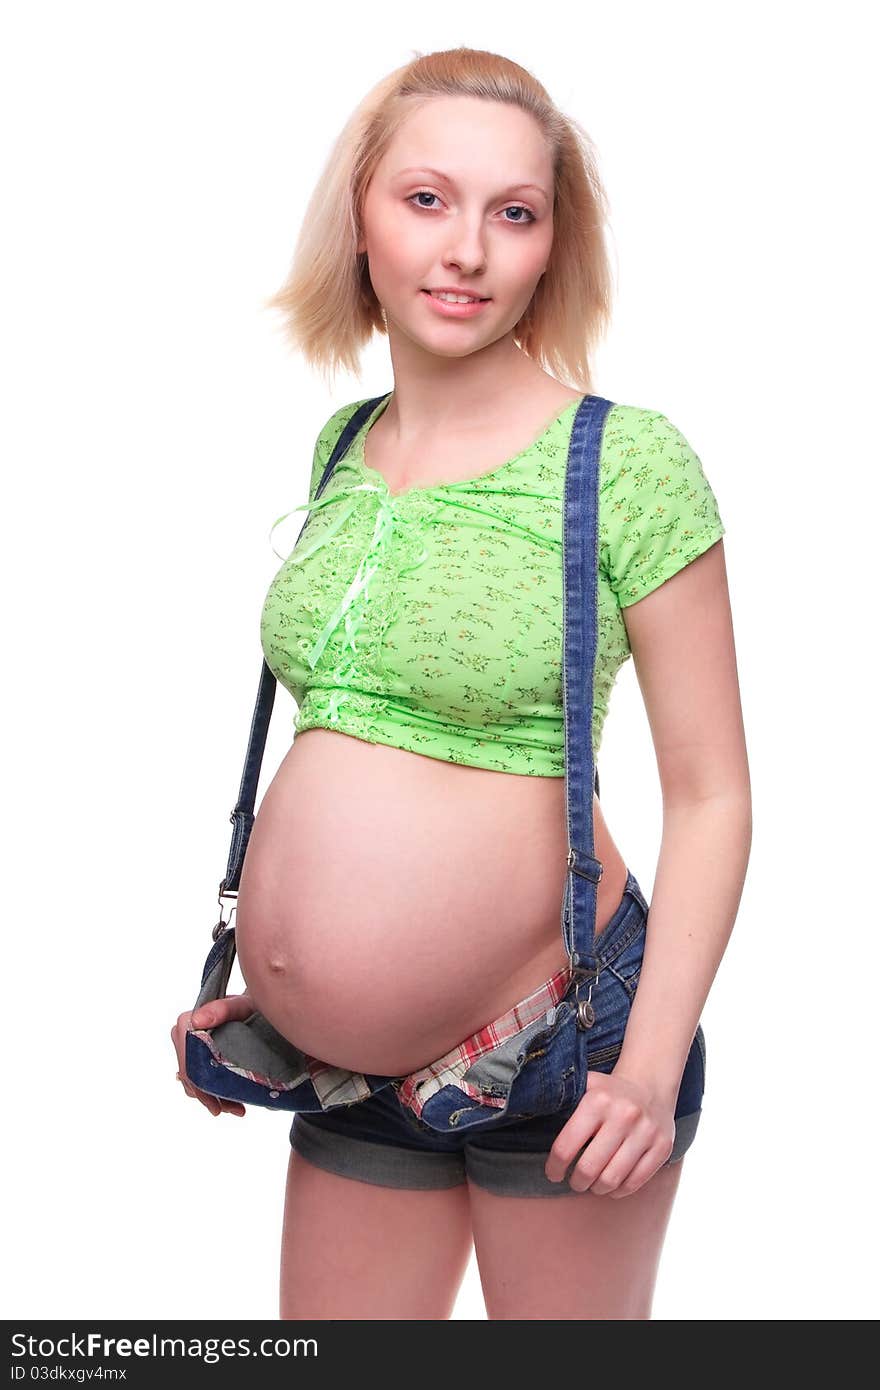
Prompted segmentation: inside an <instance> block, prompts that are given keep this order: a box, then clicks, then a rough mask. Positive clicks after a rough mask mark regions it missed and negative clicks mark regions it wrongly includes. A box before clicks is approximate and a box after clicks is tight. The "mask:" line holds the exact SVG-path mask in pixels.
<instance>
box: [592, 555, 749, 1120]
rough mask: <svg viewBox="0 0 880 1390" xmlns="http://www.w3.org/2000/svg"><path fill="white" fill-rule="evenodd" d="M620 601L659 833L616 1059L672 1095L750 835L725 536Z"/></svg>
mask: <svg viewBox="0 0 880 1390" xmlns="http://www.w3.org/2000/svg"><path fill="white" fill-rule="evenodd" d="M622 612H623V615H624V621H625V623H626V628H627V633H628V636H629V642H630V647H631V649H632V654H633V662H634V665H635V670H636V675H637V677H638V681H639V686H640V688H641V691H642V695H643V698H644V702H645V709H646V711H647V716H648V722H649V725H650V729H651V735H652V738H653V741H654V749H655V753H656V757H657V766H658V770H659V774H660V783H661V788H662V794H663V837H662V842H661V847H660V857H659V860H658V864H657V872H656V875H655V879H654V890H653V893H652V896H651V904H650V913H649V929H648V931H647V933H646V937H645V950H644V957H643V961H642V968H641V972H640V975H639V985H638V989H637V990H636V993H635V998H634V1000H633V1004H632V1009H631V1011H630V1016H629V1021H628V1023H627V1028H626V1033H625V1036H624V1040H623V1047H622V1050H621V1053H620V1056H619V1058H618V1061H617V1064H616V1066H615V1068H614V1071H615V1073H618V1074H620V1075H623V1076H627V1077H630V1078H632V1079H633V1080H637V1081H638V1082H639V1083H641V1084H643V1085H645V1086H646V1087H647V1088H648V1089H649V1090H650V1091H651V1092H653V1094H654V1095H656V1096H657V1097H658V1098H660V1099H661V1100H665V1101H667V1102H670V1103H674V1101H675V1099H676V1097H677V1095H678V1090H679V1086H680V1084H681V1079H682V1075H683V1073H684V1067H685V1063H686V1061H687V1056H688V1051H689V1049H690V1046H691V1043H692V1041H693V1037H694V1033H695V1032H696V1028H697V1024H698V1023H699V1021H700V1014H701V1012H702V1009H703V1006H704V1004H705V1002H706V998H707V996H708V993H709V989H710V987H711V985H712V981H713V979H714V977H715V973H716V971H717V969H718V966H719V964H720V961H721V957H722V956H723V954H724V951H725V948H726V946H727V942H728V939H729V937H730V934H731V932H732V930H733V924H734V922H735V920H736V914H737V911H738V908H739V902H740V897H741V895H742V889H743V883H744V881H745V875H746V868H747V865H748V859H749V853H750V849H751V840H752V805H751V784H750V779H749V767H748V759H747V755H746V741H745V731H744V727H743V717H742V705H741V702H740V692H739V681H738V678H737V669H736V652H735V646H734V635H733V621H732V616H731V610H730V596H729V592H728V586H727V569H726V565H725V559H724V542H723V541H720V540H719V541H718V542H717V543H716V544H715V545H713V546H711V547H710V548H709V549H708V550H707V551H705V552H704V553H703V554H702V555H700V556H699V557H698V558H697V559H696V560H693V561H691V563H690V564H688V565H686V566H685V567H684V568H683V569H681V570H679V571H678V573H677V574H675V575H673V576H672V578H671V579H668V580H667V581H666V582H665V583H663V584H661V585H659V587H658V588H656V589H654V590H653V591H652V592H651V593H650V594H648V595H647V596H646V597H645V598H643V599H640V600H639V601H638V602H637V603H634V604H630V605H629V606H628V607H625V608H624V609H623V610H622ZM670 1001H673V1006H672V1007H670Z"/></svg>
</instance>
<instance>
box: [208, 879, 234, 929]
mask: <svg viewBox="0 0 880 1390" xmlns="http://www.w3.org/2000/svg"><path fill="white" fill-rule="evenodd" d="M225 883H226V880H225V879H224V880H223V882H222V883H221V884H220V891H219V893H218V894H217V902H218V903H219V904H220V920H219V922H218V923H217V925H216V927H214V928H213V930H212V932H211V936H212V938H213V939H214V941H217V940H218V939H219V937H221V936H222V935H223V933H224V932H225V931H226V928H227V927H228V926H229V925H230V924H231V922H232V919H233V917H234V916H235V909H236V906H237V903H238V893H230V892H229V891H228V889H226V888H225ZM224 899H226V900H227V901H228V902H231V903H232V907H231V908H230V910H229V916H228V917H227V918H226V921H225V922H224V920H223V901H224Z"/></svg>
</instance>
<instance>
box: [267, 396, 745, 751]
mask: <svg viewBox="0 0 880 1390" xmlns="http://www.w3.org/2000/svg"><path fill="white" fill-rule="evenodd" d="M388 399H390V397H386V398H383V400H382V402H381V403H380V404H379V405H378V406H377V407H376V409H375V411H374V412H373V413H372V415H371V416H370V417H369V419H368V420H367V421H366V422H365V423H364V424H363V425H362V427H361V429H360V431H359V433H358V434H357V436H356V437H355V439H354V441H353V442H352V444H351V446H350V448H349V450H348V453H347V455H346V456H345V457H344V458H343V459H341V460H340V461H339V462H338V463H337V464H336V466H335V468H334V470H333V473H332V475H331V478H330V481H329V482H328V484H327V486H326V487H325V489H324V491H323V492H322V494H321V496H320V497H319V498H318V499H317V500H316V499H315V489H316V488H317V485H318V483H319V481H320V479H321V475H322V474H323V471H324V467H325V465H326V463H327V460H328V458H329V457H330V454H331V452H332V449H333V446H334V444H335V442H336V440H337V439H338V438H339V435H340V433H341V431H342V429H343V427H344V426H345V424H346V423H347V421H348V420H349V419H350V418H351V416H352V415H353V414H354V412H355V410H356V409H357V408H358V406H359V405H361V404H362V403H363V402H362V401H354V402H353V403H352V404H350V405H346V406H344V407H343V408H342V409H341V410H338V411H336V413H335V414H334V415H333V416H332V417H331V418H330V419H329V420H328V421H327V423H326V424H325V425H324V427H323V429H322V430H321V432H320V434H319V436H318V439H317V442H316V444H315V452H314V458H313V462H312V474H311V483H310V488H309V501H308V502H306V503H303V504H302V505H301V506H300V507H296V508H294V509H293V510H294V511H308V512H309V513H310V515H309V519H308V524H307V526H306V528H305V531H304V532H303V533H302V536H301V538H300V539H299V540H298V542H297V544H296V545H295V546H294V549H293V550H292V552H291V553H290V555H289V556H288V557H287V559H286V560H285V561H284V564H283V565H282V566H281V568H280V570H279V571H278V573H277V574H276V575H275V577H274V579H273V580H272V583H271V585H270V587H269V591H268V594H267V595H266V600H265V604H264V606H263V611H262V617H261V625H260V626H261V640H262V646H263V652H264V655H265V658H266V661H267V663H268V665H269V667H270V668H271V670H272V671H273V673H274V675H275V676H276V677H277V679H278V681H279V682H280V683H281V684H282V685H283V686H285V687H286V689H287V690H289V691H290V692H291V694H292V695H293V697H294V699H295V701H296V703H297V706H298V710H297V713H296V717H295V721H294V731H295V733H296V732H299V731H301V730H305V729H311V728H315V727H320V728H327V729H336V730H338V731H340V732H341V733H346V734H350V735H353V736H354V737H355V738H361V739H366V740H368V741H369V742H371V743H385V744H391V745H393V746H394V747H396V748H402V749H406V750H408V751H410V752H414V753H422V754H425V755H426V756H428V757H431V758H441V759H443V760H445V761H447V762H455V763H467V764H470V765H472V766H474V767H482V768H488V769H491V770H494V771H500V772H514V773H524V774H532V775H537V776H544V777H561V776H564V775H565V734H564V722H563V709H562V497H563V488H564V483H565V468H566V461H567V456H568V444H569V437H570V434H571V430H572V426H573V424H574V417H575V413H576V411H577V407H578V404H579V402H578V401H577V400H574V401H570V402H569V404H568V405H567V406H566V407H565V409H564V410H563V411H561V413H560V414H559V415H558V416H557V417H556V419H555V420H554V421H553V422H552V423H551V424H550V425H549V426H548V428H547V429H546V430H545V431H544V433H543V434H542V435H541V436H540V438H539V439H537V440H536V441H535V442H534V443H533V444H531V445H530V446H529V447H528V448H527V449H524V450H523V451H522V453H520V454H517V455H516V456H515V457H514V458H511V459H508V460H507V462H506V463H503V464H501V465H500V466H499V467H498V468H494V469H492V471H491V472H488V473H483V474H481V475H480V476H478V477H476V478H470V479H467V480H466V481H464V482H453V483H439V484H435V485H434V486H432V487H410V488H407V489H406V490H405V491H403V492H400V493H394V494H392V493H391V492H389V490H388V487H387V485H386V483H385V481H384V479H383V477H382V475H381V474H380V473H379V472H377V471H376V470H375V469H373V468H370V467H369V466H368V465H367V464H365V462H364V438H365V435H366V433H367V431H368V429H369V428H370V426H371V425H372V424H373V422H374V421H375V420H376V419H378V416H379V415H380V414H381V412H382V410H384V409H385V407H386V405H387V403H388ZM289 515H290V513H289V512H288V513H285V517H286V516H289ZM285 517H279V519H278V521H277V522H276V523H275V526H277V525H278V524H279V522H281V521H283V520H284V519H285ZM272 529H273V531H274V529H275V528H274V526H273V528H272ZM723 535H724V526H723V524H722V522H721V518H720V516H719V512H718V506H717V503H716V500H715V496H714V494H713V492H712V489H711V487H710V485H709V483H708V481H707V480H706V477H705V475H704V473H703V469H702V465H701V463H700V460H699V459H698V457H697V455H696V454H695V453H694V451H693V450H692V449H691V447H690V445H689V444H688V442H687V440H686V439H685V438H684V436H683V435H682V434H681V433H680V431H679V430H678V429H677V428H676V427H675V425H673V424H671V422H670V421H669V420H668V419H667V418H666V416H665V415H661V414H659V412H657V411H655V410H647V409H643V408H641V407H639V406H632V405H619V404H615V405H614V406H613V407H612V408H611V410H610V411H609V413H608V416H607V419H606V422H605V429H604V435H603V440H602V450H601V457H600V494H599V576H598V581H599V582H598V623H599V629H598V651H597V657H596V668H595V673H594V703H593V750H594V756H595V754H596V753H597V752H598V749H599V744H600V740H601V736H602V726H603V723H604V720H605V716H606V714H607V711H608V700H609V696H610V694H611V689H612V686H613V684H614V681H615V679H616V677H617V673H618V671H619V670H620V667H621V666H622V665H623V663H624V662H625V661H626V659H627V657H628V656H629V655H630V646H629V642H628V640H627V633H626V626H625V624H624V621H623V617H622V614H621V609H622V608H624V607H626V606H627V605H628V604H631V603H635V602H636V601H637V600H638V599H640V598H644V596H645V595H646V594H649V593H650V592H651V590H652V589H655V588H656V587H657V586H658V585H659V584H662V583H663V582H664V580H666V579H669V578H670V576H671V575H673V574H675V573H676V572H677V571H678V570H680V569H681V568H682V567H683V566H684V565H687V564H688V563H689V562H690V561H691V560H693V559H695V558H696V557H697V556H698V555H701V554H702V553H703V551H705V550H707V549H708V548H709V546H711V545H714V543H715V542H716V541H717V540H719V539H720V538H721V536H723ZM276 553H277V552H276Z"/></svg>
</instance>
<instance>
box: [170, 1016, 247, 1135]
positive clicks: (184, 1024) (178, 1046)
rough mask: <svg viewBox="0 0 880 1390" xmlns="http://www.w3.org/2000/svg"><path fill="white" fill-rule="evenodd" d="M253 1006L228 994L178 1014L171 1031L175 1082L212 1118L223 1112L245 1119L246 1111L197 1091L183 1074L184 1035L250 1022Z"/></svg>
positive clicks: (184, 1071)
mask: <svg viewBox="0 0 880 1390" xmlns="http://www.w3.org/2000/svg"><path fill="white" fill-rule="evenodd" d="M255 1007H256V1006H255V1004H254V1001H253V999H252V998H251V997H250V995H249V994H227V995H224V997H223V998H222V999H214V1000H212V1001H211V1003H210V1004H202V1006H201V1008H198V1009H187V1011H186V1013H183V1014H180V1015H179V1017H178V1019H177V1022H176V1023H175V1025H174V1027H173V1028H172V1029H171V1041H172V1042H173V1043H174V1049H175V1051H176V1053H177V1080H178V1081H180V1082H181V1084H182V1086H183V1089H184V1090H185V1091H186V1094H187V1095H188V1096H192V1098H193V1100H200V1101H201V1102H202V1105H204V1106H206V1107H207V1109H208V1110H210V1112H211V1114H212V1115H219V1114H220V1113H221V1111H223V1110H226V1111H228V1113H229V1114H230V1115H244V1113H245V1107H244V1105H243V1104H242V1102H241V1101H240V1100H224V1098H223V1097H222V1096H212V1095H209V1094H208V1092H207V1091H200V1090H199V1088H198V1086H196V1085H195V1084H194V1083H193V1082H192V1081H190V1079H189V1077H188V1076H187V1074H186V1035H187V1033H190V1032H192V1031H194V1030H195V1029H198V1028H216V1027H217V1025H218V1024H220V1023H228V1022H229V1020H230V1019H233V1018H236V1019H241V1020H244V1019H246V1018H250V1016H251V1014H252V1013H253V1012H254V1010H255Z"/></svg>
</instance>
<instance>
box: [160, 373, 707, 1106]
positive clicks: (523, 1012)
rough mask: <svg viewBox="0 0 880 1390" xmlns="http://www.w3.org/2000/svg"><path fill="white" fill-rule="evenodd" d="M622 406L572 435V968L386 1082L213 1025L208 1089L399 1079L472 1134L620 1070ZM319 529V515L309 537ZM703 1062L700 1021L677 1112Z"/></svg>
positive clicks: (341, 1086) (321, 1093)
mask: <svg viewBox="0 0 880 1390" xmlns="http://www.w3.org/2000/svg"><path fill="white" fill-rule="evenodd" d="M382 399H384V397H381V396H379V397H375V398H373V399H371V400H368V401H366V402H365V403H364V404H363V405H362V406H361V407H360V408H359V409H358V410H357V411H356V412H355V414H354V415H353V416H352V418H351V420H350V421H349V422H348V424H347V425H346V427H345V428H344V429H343V431H342V434H341V435H340V438H339V440H338V441H337V444H336V447H335V448H334V450H333V453H332V454H331V457H330V459H329V460H328V463H327V466H326V468H325V470H324V473H323V474H322V477H321V480H320V482H319V484H318V487H317V489H316V493H315V496H316V497H317V496H320V494H321V492H322V491H323V489H324V488H325V487H326V485H327V482H328V480H329V478H330V476H331V474H332V472H333V468H334V467H335V465H336V463H337V462H338V460H339V459H340V458H341V457H342V455H343V454H344V453H345V451H346V449H347V448H348V446H349V444H350V443H351V441H352V440H353V439H354V437H355V435H356V434H357V431H358V430H359V429H360V427H361V425H362V424H363V423H364V421H365V420H366V419H367V418H368V417H369V416H370V415H371V414H372V412H373V411H374V410H375V409H376V407H377V406H378V405H379V403H380V401H381V400H382ZM611 406H612V402H611V401H608V400H606V399H604V398H603V397H601V396H592V395H588V396H585V397H584V399H583V400H582V401H581V403H580V405H579V407H578V410H577V413H576V415H575V419H574V424H573V427H572V432H571V440H570V445H569V452H568V461H567V468H566V479H565V492H564V500H563V525H562V540H563V545H562V557H563V670H562V687H563V709H564V724H565V765H566V775H565V794H566V816H567V824H568V845H569V849H568V858H567V863H566V864H565V865H564V866H560V872H561V873H562V872H564V891H563V894H562V906H561V930H562V938H563V942H564V945H565V950H566V955H567V958H568V964H567V966H566V967H564V968H563V969H562V970H561V971H559V972H558V973H557V974H556V975H555V976H554V977H553V978H552V979H551V980H549V981H547V982H546V983H545V984H544V985H542V986H541V988H540V989H539V990H536V991H535V992H534V994H533V995H531V996H529V997H528V999H526V1000H523V1001H520V1003H519V1004H518V1005H517V1006H516V1007H515V1008H514V1009H513V1010H511V1011H510V1012H509V1013H508V1014H505V1015H504V1016H503V1018H502V1019H500V1020H496V1021H495V1023H494V1024H492V1025H487V1027H486V1028H485V1029H484V1030H482V1031H481V1032H480V1033H479V1034H476V1035H475V1036H474V1037H473V1038H471V1039H468V1040H467V1042H466V1043H464V1044H461V1045H460V1046H459V1047H458V1048H455V1049H453V1051H452V1052H451V1053H449V1054H447V1056H446V1057H444V1058H441V1059H439V1061H438V1062H435V1063H433V1064H431V1065H430V1066H428V1067H425V1068H422V1069H420V1070H419V1071H417V1072H415V1073H413V1074H412V1075H410V1076H408V1077H387V1076H377V1075H371V1074H363V1073H359V1072H352V1071H349V1070H346V1069H344V1068H339V1067H335V1066H331V1065H329V1064H327V1063H325V1062H322V1061H320V1060H319V1059H317V1058H313V1057H310V1056H308V1054H306V1053H303V1052H302V1051H301V1050H299V1049H298V1048H296V1047H294V1046H293V1045H292V1044H291V1043H289V1042H288V1041H287V1039H286V1038H283V1037H281V1035H280V1034H278V1033H277V1032H276V1031H275V1030H274V1029H273V1028H272V1027H271V1025H270V1024H269V1023H268V1022H267V1020H265V1019H264V1018H263V1017H262V1016H261V1015H260V1014H253V1015H252V1016H251V1017H250V1018H249V1019H247V1020H245V1021H244V1022H237V1021H232V1022H229V1023H226V1024H222V1025H220V1026H218V1027H216V1028H214V1029H213V1030H204V1029H203V1030H194V1031H190V1032H189V1033H187V1037H186V1065H187V1072H188V1074H189V1076H190V1078H191V1080H192V1081H193V1082H194V1083H195V1085H196V1086H198V1087H199V1088H200V1089H201V1090H203V1091H206V1092H207V1093H209V1094H213V1095H220V1096H223V1097H224V1098H226V1099H232V1100H239V1101H242V1102H244V1103H245V1104H257V1105H263V1106H268V1107H269V1108H275V1109H280V1110H289V1111H303V1112H309V1111H325V1112H327V1111H330V1110H332V1109H334V1108H335V1107H337V1106H347V1105H352V1104H356V1103H357V1102H359V1101H361V1100H365V1099H367V1098H368V1097H369V1096H371V1095H373V1094H374V1093H375V1092H377V1091H379V1090H382V1089H384V1088H385V1087H392V1088H393V1089H394V1091H395V1093H396V1095H397V1099H398V1100H399V1101H400V1103H401V1105H402V1106H403V1107H404V1108H405V1110H406V1111H408V1112H409V1113H410V1115H411V1117H412V1118H413V1120H414V1123H417V1124H419V1125H421V1126H423V1127H427V1128H428V1129H431V1130H434V1131H437V1132H439V1133H444V1132H447V1133H450V1132H453V1131H454V1132H456V1133H460V1132H461V1131H462V1130H465V1129H468V1128H472V1127H475V1126H481V1127H485V1126H487V1125H492V1124H498V1123H500V1122H503V1121H505V1120H506V1121H511V1120H513V1119H524V1118H528V1117H530V1116H537V1115H547V1114H555V1113H556V1112H558V1111H565V1110H566V1109H568V1110H570V1109H572V1108H573V1107H574V1106H575V1105H577V1104H578V1103H579V1099H580V1097H581V1096H582V1095H583V1094H584V1092H585V1089H586V1086H587V1059H588V1050H589V1053H590V1068H591V1069H592V1070H610V1068H611V1066H613V1063H614V1060H615V1059H616V1056H617V1054H618V1053H619V1051H620V1043H621V1039H622V1036H623V1031H624V1029H625V1026H626V1018H627V1015H628V1008H629V1004H630V1003H631V998H632V993H633V992H634V989H635V986H636V983H637V979H638V972H639V969H640V965H641V958H642V950H643V944H644V934H645V922H646V917H647V912H648V904H647V902H646V901H645V899H644V896H643V894H642V892H641V889H640V888H639V885H638V883H637V882H636V880H635V878H634V876H633V875H632V874H631V873H629V874H628V878H627V885H626V893H625V897H626V895H627V894H628V895H629V898H630V899H635V900H636V901H637V903H638V904H639V906H640V909H641V910H640V911H636V912H634V913H627V912H626V911H624V912H623V914H622V917H621V920H620V925H619V928H617V929H612V928H611V926H610V925H609V927H608V928H606V930H605V931H603V932H602V933H601V934H600V938H599V942H598V951H596V950H594V947H595V946H596V944H597V943H596V942H595V927H596V904H597V885H598V883H599V880H600V878H601V876H602V865H601V864H600V863H599V862H598V860H597V859H596V858H595V855H594V852H593V851H594V836H593V787H594V783H595V782H597V780H598V779H596V776H595V769H594V764H593V747H592V711H593V672H594V667H595V658H596V646H597V579H598V530H599V528H598V501H599V487H598V484H599V458H600V449H601V442H602V431H603V428H604V425H605V420H606V417H607V414H608V411H609V410H610V409H611ZM307 525H308V517H307V518H306V521H305V523H304V525H303V527H302V529H301V531H300V535H302V532H303V531H304V530H305V527H306V526H307ZM267 669H268V668H264V677H265V674H266V670H267ZM269 674H270V676H271V673H269ZM261 694H262V688H261ZM270 710H271V705H270ZM249 754H250V750H249ZM249 761H250V762H251V763H252V762H253V760H252V759H249ZM256 771H257V772H258V765H257V769H256ZM249 774H250V776H251V779H252V782H253V783H254V784H255V782H256V772H255V770H254V767H253V766H250V767H249V766H248V763H246V772H245V778H246V779H247V778H248V775H249ZM243 785H244V784H243ZM251 804H252V803H251ZM237 848H238V851H239V855H238V861H239V867H240V859H241V858H243V847H242V845H240V844H239V845H238V846H237ZM233 849H234V850H235V849H236V844H235V839H234V840H233ZM232 858H233V856H232V855H231V856H230V862H232ZM237 882H238V877H237V874H236V876H235V883H236V885H237ZM561 886H562V884H561ZM219 925H220V924H218V926H219ZM234 954H235V931H234V928H232V927H229V928H227V929H226V930H224V931H223V932H222V934H221V935H220V936H219V938H218V939H217V941H216V943H215V945H214V947H213V948H212V950H211V952H210V953H209V955H208V959H207V961H206V963H205V969H204V973H203V976H202V986H201V990H200V992H199V996H198V998H197V1000H196V1004H195V1006H194V1008H197V1007H199V1006H201V1005H202V1004H205V1003H208V1002H210V1001H211V1000H213V999H217V998H219V997H221V996H222V995H223V994H224V993H225V990H226V985H227V983H228V979H229V974H230V971H231V968H232V963H233V958H234ZM609 967H611V968H610V969H609ZM609 981H610V985H609ZM704 1064H705V1045H704V1039H703V1036H702V1029H698V1030H697V1035H696V1037H695V1039H694V1043H693V1045H692V1047H691V1052H690V1055H689V1057H688V1062H687V1066H686V1068H685V1073H684V1077H683V1081H682V1088H681V1091H680V1093H679V1100H678V1105H677V1108H676V1115H677V1116H678V1115H688V1114H690V1113H691V1112H692V1111H694V1110H696V1109H698V1107H699V1104H700V1100H701V1097H702V1089H703V1071H704Z"/></svg>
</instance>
